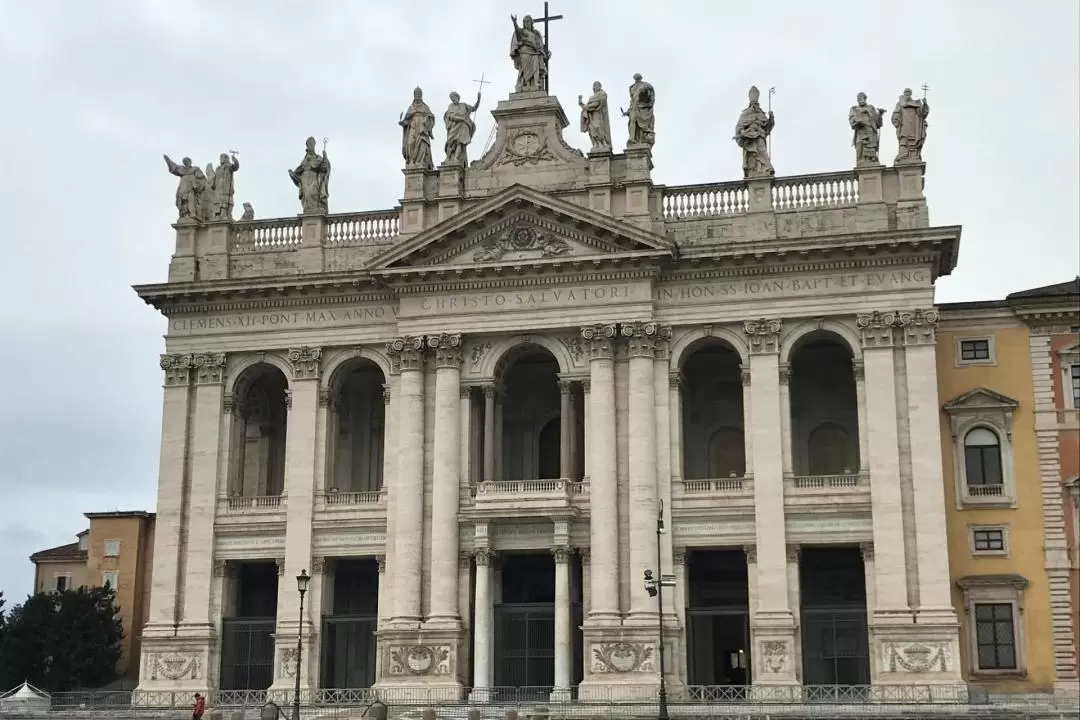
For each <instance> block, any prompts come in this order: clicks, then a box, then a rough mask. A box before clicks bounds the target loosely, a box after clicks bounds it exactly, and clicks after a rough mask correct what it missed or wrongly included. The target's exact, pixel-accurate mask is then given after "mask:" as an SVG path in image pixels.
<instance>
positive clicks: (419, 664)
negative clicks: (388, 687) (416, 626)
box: [387, 645, 451, 677]
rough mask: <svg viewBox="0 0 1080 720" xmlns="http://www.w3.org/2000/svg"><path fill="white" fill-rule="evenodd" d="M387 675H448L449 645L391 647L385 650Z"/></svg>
mask: <svg viewBox="0 0 1080 720" xmlns="http://www.w3.org/2000/svg"><path fill="white" fill-rule="evenodd" d="M387 654H388V656H389V663H387V673H388V674H389V675H392V676H398V677H401V676H404V677H417V676H430V675H449V674H450V673H451V666H450V646H449V645H393V646H391V647H390V648H388V650H387Z"/></svg>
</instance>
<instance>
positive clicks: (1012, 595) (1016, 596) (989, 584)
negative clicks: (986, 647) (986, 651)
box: [956, 574, 1028, 677]
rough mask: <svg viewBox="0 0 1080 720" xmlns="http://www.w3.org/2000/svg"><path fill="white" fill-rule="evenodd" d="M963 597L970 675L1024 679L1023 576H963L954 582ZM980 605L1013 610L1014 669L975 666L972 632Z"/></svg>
mask: <svg viewBox="0 0 1080 720" xmlns="http://www.w3.org/2000/svg"><path fill="white" fill-rule="evenodd" d="M956 584H957V586H958V587H959V588H960V591H961V592H962V593H963V597H964V616H965V617H966V620H965V622H964V626H965V630H966V631H967V636H968V637H967V647H968V658H969V663H968V664H969V666H970V668H969V669H970V671H971V675H972V676H983V677H1001V676H1007V677H1026V676H1027V657H1026V656H1027V646H1026V643H1025V637H1024V590H1025V589H1026V588H1027V585H1028V581H1027V578H1025V577H1024V576H1023V575H1017V574H1007V575H967V576H965V577H962V578H960V579H959V580H957V581H956ZM983 603H1008V604H1010V605H1012V609H1013V645H1014V649H1015V652H1016V667H1015V668H1010V669H1007V670H997V669H989V670H984V669H982V668H980V667H979V650H978V639H977V638H976V635H975V633H976V629H975V605H976V604H983Z"/></svg>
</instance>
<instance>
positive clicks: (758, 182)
mask: <svg viewBox="0 0 1080 720" xmlns="http://www.w3.org/2000/svg"><path fill="white" fill-rule="evenodd" d="M772 184H773V179H772V176H771V175H766V176H765V177H751V178H747V179H746V189H747V190H748V191H749V195H750V197H749V209H748V212H751V213H769V214H770V215H772V211H773V207H772Z"/></svg>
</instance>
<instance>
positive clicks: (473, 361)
mask: <svg viewBox="0 0 1080 720" xmlns="http://www.w3.org/2000/svg"><path fill="white" fill-rule="evenodd" d="M492 347H494V345H492V344H491V343H489V342H487V343H477V344H476V345H473V346H472V350H470V351H469V369H470V370H472V371H473V372H476V371H477V370H479V369H480V367H481V366H482V365H483V363H484V356H485V355H487V354H488V352H490V351H491V348H492Z"/></svg>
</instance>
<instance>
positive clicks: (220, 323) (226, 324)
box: [170, 305, 396, 332]
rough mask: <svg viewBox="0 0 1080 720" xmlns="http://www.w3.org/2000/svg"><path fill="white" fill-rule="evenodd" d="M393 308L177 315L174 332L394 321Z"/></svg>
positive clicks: (174, 320) (172, 323) (171, 325)
mask: <svg viewBox="0 0 1080 720" xmlns="http://www.w3.org/2000/svg"><path fill="white" fill-rule="evenodd" d="M395 315H396V312H395V310H394V308H393V307H389V306H385V305H374V306H371V307H357V308H344V309H322V310H287V311H283V312H262V313H249V314H245V315H209V316H205V317H187V318H174V319H173V320H172V322H171V323H170V327H171V328H172V330H173V332H204V331H214V330H243V329H251V328H280V327H294V326H307V325H333V324H335V323H338V324H341V323H357V322H363V321H371V320H392V319H393V318H394V316H395Z"/></svg>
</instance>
